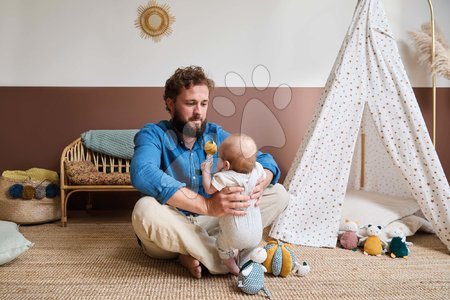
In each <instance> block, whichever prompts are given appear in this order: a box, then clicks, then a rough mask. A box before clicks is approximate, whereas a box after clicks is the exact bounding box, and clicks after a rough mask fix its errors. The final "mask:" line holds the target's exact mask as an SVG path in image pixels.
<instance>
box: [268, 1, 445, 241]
mask: <svg viewBox="0 0 450 300" xmlns="http://www.w3.org/2000/svg"><path fill="white" fill-rule="evenodd" d="M362 136H363V137H364V138H362ZM362 147H363V148H364V157H363V158H361V155H359V154H360V153H359V152H361V151H362V150H360V149H362ZM355 149H356V150H355ZM362 177H363V178H362ZM284 184H285V186H286V188H287V189H288V191H289V193H290V195H291V200H290V203H289V206H288V208H287V209H286V210H285V212H284V213H283V214H282V215H280V217H279V218H278V219H277V220H276V222H275V223H274V225H273V226H272V229H271V231H270V233H269V235H270V236H272V237H274V238H277V239H281V240H284V241H287V242H290V243H293V244H301V245H307V246H316V247H335V246H336V240H337V235H338V228H339V223H340V221H341V213H342V206H343V202H344V198H345V195H346V191H347V188H349V187H350V188H354V189H362V190H365V191H369V192H373V193H380V194H385V195H393V196H399V197H405V198H411V199H415V200H416V201H417V203H418V205H419V207H420V209H421V210H422V212H423V214H424V216H425V217H426V218H427V219H428V220H429V222H430V223H431V225H432V227H433V229H434V230H435V232H436V234H437V235H438V237H439V238H440V239H441V240H442V242H443V243H444V244H445V245H446V246H447V247H448V248H449V249H450V188H449V185H448V181H447V179H446V177H445V174H444V171H443V169H442V166H441V164H440V162H439V159H438V157H437V154H436V151H435V149H434V147H433V144H432V143H431V140H430V137H429V135H428V131H427V128H426V125H425V122H424V120H423V117H422V115H421V112H420V109H419V106H418V104H417V100H416V98H415V95H414V93H413V90H412V88H411V85H410V82H409V80H408V77H407V76H406V72H405V69H404V67H403V64H402V61H401V59H400V55H399V53H398V49H397V46H396V42H395V39H394V38H393V36H392V33H391V31H390V29H389V25H388V22H387V19H386V16H385V13H384V11H383V8H382V5H381V1H380V0H360V1H359V2H358V4H357V7H356V10H355V13H354V16H353V21H352V23H351V25H350V28H349V29H348V32H347V35H346V37H345V39H344V42H343V44H342V46H341V49H340V52H339V54H338V57H337V59H336V62H335V64H334V66H333V70H332V71H331V74H330V76H329V78H328V81H327V84H326V86H325V88H324V91H323V93H322V96H321V100H320V102H319V104H318V106H317V109H316V112H315V114H314V116H313V121H312V124H311V126H310V128H309V130H308V131H307V133H306V135H305V137H304V139H303V142H302V145H301V146H300V148H299V150H298V152H297V155H296V157H295V159H294V161H293V164H292V166H291V168H290V170H289V172H288V175H287V177H286V180H285V183H284ZM414 203H415V202H414Z"/></svg>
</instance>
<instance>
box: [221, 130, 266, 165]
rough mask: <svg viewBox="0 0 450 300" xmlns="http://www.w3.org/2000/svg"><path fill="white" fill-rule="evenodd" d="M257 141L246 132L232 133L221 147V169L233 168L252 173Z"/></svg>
mask: <svg viewBox="0 0 450 300" xmlns="http://www.w3.org/2000/svg"><path fill="white" fill-rule="evenodd" d="M257 151H258V148H257V147H256V143H255V141H254V140H253V139H252V138H251V137H249V136H248V135H246V134H243V133H242V134H232V135H230V136H229V137H227V138H226V139H225V140H224V141H223V142H222V144H220V147H219V158H220V159H221V160H222V167H221V169H224V170H230V169H231V170H233V171H236V172H238V173H250V172H251V171H252V170H253V168H254V167H255V162H256V152H257Z"/></svg>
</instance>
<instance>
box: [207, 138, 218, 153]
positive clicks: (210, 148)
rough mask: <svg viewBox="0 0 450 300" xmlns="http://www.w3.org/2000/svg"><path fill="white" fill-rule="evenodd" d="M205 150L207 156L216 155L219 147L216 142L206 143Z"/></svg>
mask: <svg viewBox="0 0 450 300" xmlns="http://www.w3.org/2000/svg"><path fill="white" fill-rule="evenodd" d="M204 150H205V152H206V154H209V155H214V154H215V153H216V152H217V145H216V143H214V141H207V142H206V143H205V147H204Z"/></svg>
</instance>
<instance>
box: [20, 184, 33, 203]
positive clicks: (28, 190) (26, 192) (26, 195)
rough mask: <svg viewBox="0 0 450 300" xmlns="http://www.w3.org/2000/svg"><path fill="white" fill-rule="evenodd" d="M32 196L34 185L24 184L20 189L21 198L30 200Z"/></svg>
mask: <svg viewBox="0 0 450 300" xmlns="http://www.w3.org/2000/svg"><path fill="white" fill-rule="evenodd" d="M33 198H34V187H33V186H32V185H25V186H24V187H23V191H22V199H24V200H31V199H33Z"/></svg>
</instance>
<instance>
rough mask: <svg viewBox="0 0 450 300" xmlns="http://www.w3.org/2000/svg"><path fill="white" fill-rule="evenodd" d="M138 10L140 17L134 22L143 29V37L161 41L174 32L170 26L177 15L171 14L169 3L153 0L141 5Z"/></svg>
mask: <svg viewBox="0 0 450 300" xmlns="http://www.w3.org/2000/svg"><path fill="white" fill-rule="evenodd" d="M137 11H138V17H137V19H136V21H135V22H134V24H135V25H136V27H137V28H139V29H140V30H141V37H142V38H145V39H148V38H151V39H152V40H153V41H155V42H159V41H160V40H161V39H162V38H163V37H164V36H168V35H170V34H171V33H172V28H171V27H170V26H171V25H172V24H173V23H174V22H175V17H174V16H173V15H171V14H170V7H169V5H167V4H161V5H160V4H158V3H157V2H156V0H151V1H150V2H149V3H148V4H147V5H141V6H139V7H138V10H137Z"/></svg>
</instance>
